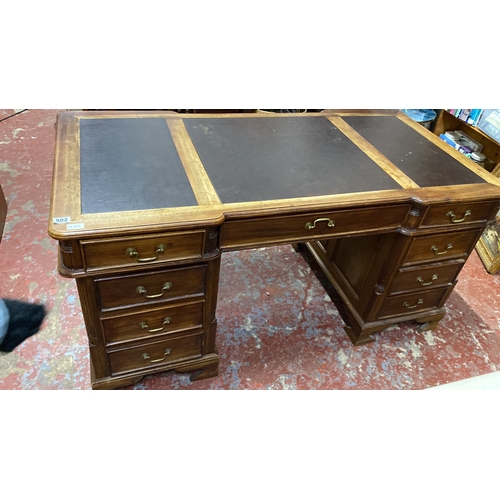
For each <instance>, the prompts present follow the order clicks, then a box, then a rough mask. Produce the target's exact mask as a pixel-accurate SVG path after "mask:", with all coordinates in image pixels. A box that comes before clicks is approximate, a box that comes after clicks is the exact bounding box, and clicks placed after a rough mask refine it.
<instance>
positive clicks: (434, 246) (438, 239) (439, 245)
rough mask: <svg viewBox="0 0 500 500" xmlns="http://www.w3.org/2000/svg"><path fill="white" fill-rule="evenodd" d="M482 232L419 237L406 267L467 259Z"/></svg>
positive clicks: (415, 240) (461, 232)
mask: <svg viewBox="0 0 500 500" xmlns="http://www.w3.org/2000/svg"><path fill="white" fill-rule="evenodd" d="M482 232H483V230H482V229H480V230H474V231H460V232H452V233H443V234H432V235H430V236H418V237H416V238H414V240H413V242H412V244H411V246H410V250H409V252H408V255H407V256H406V259H405V265H408V264H415V263H417V262H433V261H439V260H446V259H456V258H466V257H467V256H468V255H469V252H470V251H471V250H472V249H473V248H474V245H475V244H476V241H477V239H478V238H479V236H480V235H481V233H482Z"/></svg>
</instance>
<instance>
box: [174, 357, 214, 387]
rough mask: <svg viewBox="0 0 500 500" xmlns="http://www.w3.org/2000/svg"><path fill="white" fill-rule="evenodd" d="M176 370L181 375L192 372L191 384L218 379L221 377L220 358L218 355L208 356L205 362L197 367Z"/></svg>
mask: <svg viewBox="0 0 500 500" xmlns="http://www.w3.org/2000/svg"><path fill="white" fill-rule="evenodd" d="M174 370H175V371H176V372H179V373H189V372H191V376H190V377H189V379H190V380H191V382H196V381H198V380H203V379H206V378H211V377H217V375H219V356H218V355H217V354H208V355H206V356H205V357H204V360H203V362H200V363H197V364H196V365H194V364H193V365H190V366H183V367H180V368H174Z"/></svg>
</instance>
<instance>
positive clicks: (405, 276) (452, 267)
mask: <svg viewBox="0 0 500 500" xmlns="http://www.w3.org/2000/svg"><path fill="white" fill-rule="evenodd" d="M464 263H465V261H463V260H462V261H453V262H450V263H446V262H443V263H442V264H433V265H429V266H418V267H409V268H402V269H400V270H399V272H398V275H397V276H396V279H395V280H394V282H393V283H392V286H391V290H390V295H394V294H397V293H403V292H412V291H415V290H426V289H427V288H434V287H436V286H442V285H451V284H452V283H454V281H455V279H456V277H457V276H458V273H459V272H460V270H461V269H462V266H463V265H464Z"/></svg>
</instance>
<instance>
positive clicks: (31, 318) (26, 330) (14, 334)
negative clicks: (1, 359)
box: [0, 299, 46, 352]
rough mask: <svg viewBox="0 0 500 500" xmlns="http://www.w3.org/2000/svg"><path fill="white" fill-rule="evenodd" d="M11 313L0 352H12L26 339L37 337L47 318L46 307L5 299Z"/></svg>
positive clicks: (0, 345)
mask: <svg viewBox="0 0 500 500" xmlns="http://www.w3.org/2000/svg"><path fill="white" fill-rule="evenodd" d="M3 301H4V303H5V305H6V306H7V309H8V311H9V316H10V318H9V326H8V327H7V334H6V335H5V337H4V339H3V341H2V343H1V344H0V351H3V352H11V351H13V350H14V349H15V348H16V347H17V346H18V345H19V344H22V343H23V342H24V341H25V340H26V339H28V338H29V337H31V336H32V335H35V333H37V332H38V330H39V329H40V326H41V324H42V321H43V319H44V318H45V314H46V311H45V307H44V306H43V305H40V304H29V303H27V302H21V301H18V300H9V299H3Z"/></svg>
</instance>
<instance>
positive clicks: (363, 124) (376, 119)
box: [343, 116, 486, 187]
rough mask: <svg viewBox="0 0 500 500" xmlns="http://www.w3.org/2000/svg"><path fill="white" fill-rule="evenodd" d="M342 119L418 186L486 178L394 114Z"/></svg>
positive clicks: (473, 182)
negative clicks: (465, 165)
mask: <svg viewBox="0 0 500 500" xmlns="http://www.w3.org/2000/svg"><path fill="white" fill-rule="evenodd" d="M343 120H344V121H345V122H346V123H348V124H349V125H350V126H351V127H352V128H353V129H354V130H356V132H358V133H359V134H360V135H362V136H363V137H364V138H365V139H366V140H367V141H368V142H369V143H370V144H372V145H373V146H374V147H375V148H376V149H378V150H379V151H380V152H381V153H382V154H383V155H385V156H386V157H387V158H388V159H389V160H390V161H391V162H392V163H394V165H396V167H398V168H399V169H400V170H401V171H402V172H404V173H405V174H406V175H407V176H408V177H410V178H411V179H412V180H413V181H415V182H416V183H417V184H418V185H419V186H420V187H431V186H452V185H454V184H478V183H482V182H486V181H484V180H483V179H482V178H481V177H479V176H478V175H476V174H475V173H474V172H472V171H471V170H469V169H468V168H467V167H464V166H463V165H462V164H461V163H460V162H458V161H457V160H455V159H454V158H453V157H451V156H449V155H448V154H447V153H445V152H444V151H443V150H441V149H440V148H438V147H437V146H436V145H435V144H433V143H432V142H430V141H429V140H427V139H425V138H424V137H423V136H422V135H420V134H419V133H418V132H416V131H415V130H413V129H412V128H411V127H409V126H408V125H406V124H405V123H404V122H402V121H401V120H399V119H398V118H397V117H395V116H345V117H343Z"/></svg>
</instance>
